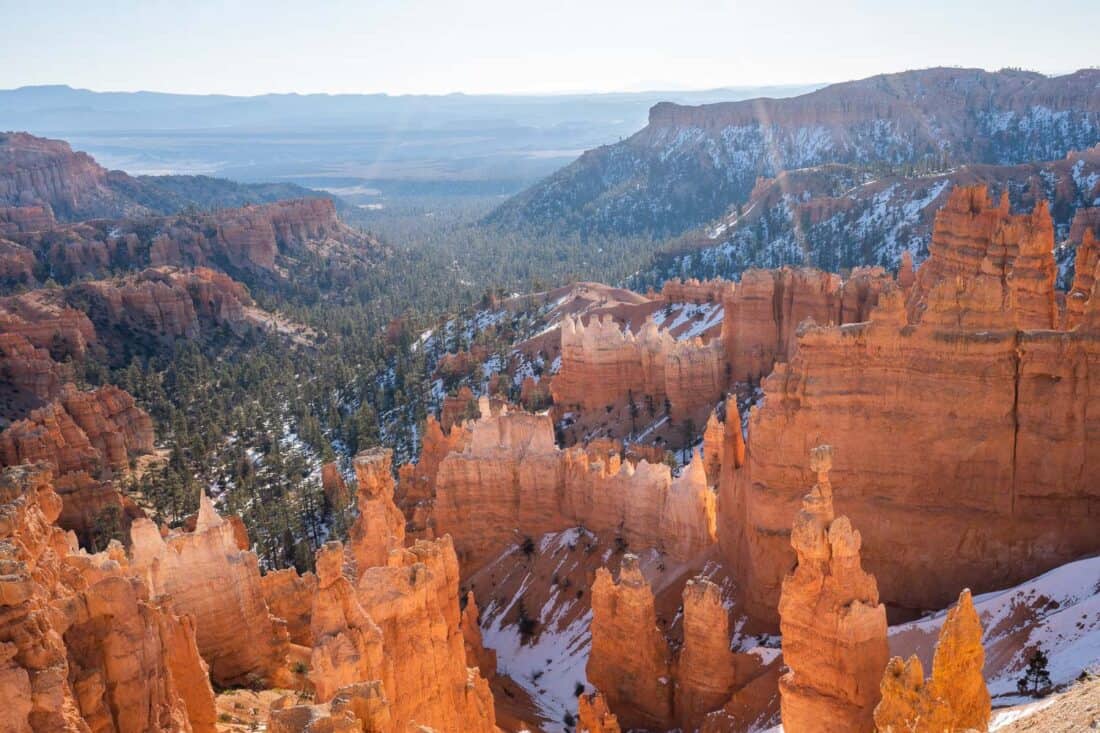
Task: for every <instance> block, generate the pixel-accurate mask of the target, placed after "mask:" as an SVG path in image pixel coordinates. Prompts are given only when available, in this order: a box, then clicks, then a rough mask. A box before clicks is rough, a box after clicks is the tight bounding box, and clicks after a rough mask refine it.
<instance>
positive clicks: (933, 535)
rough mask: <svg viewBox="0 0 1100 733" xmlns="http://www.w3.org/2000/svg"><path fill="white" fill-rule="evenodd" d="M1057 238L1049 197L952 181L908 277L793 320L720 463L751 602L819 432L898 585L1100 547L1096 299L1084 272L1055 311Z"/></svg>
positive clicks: (980, 585) (869, 541)
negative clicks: (852, 316) (739, 456)
mask: <svg viewBox="0 0 1100 733" xmlns="http://www.w3.org/2000/svg"><path fill="white" fill-rule="evenodd" d="M1052 247H1053V234H1052V229H1051V224H1050V217H1049V214H1048V213H1047V210H1046V208H1045V206H1043V205H1039V206H1037V207H1036V209H1035V211H1033V212H1031V213H1027V214H1013V213H1011V212H1010V211H1008V209H1007V207H1006V206H1005V204H1004V203H1003V202H1002V203H1000V204H994V203H993V202H992V201H990V200H989V197H988V195H987V194H986V191H985V189H984V188H981V187H978V188H969V189H967V188H962V189H958V190H956V191H955V192H953V193H952V194H951V196H950V198H949V201H948V204H947V205H946V206H945V208H944V210H943V211H941V212H940V213H939V215H938V216H937V220H936V224H935V227H934V236H933V241H932V246H931V248H930V252H931V256H930V257H929V259H928V260H927V261H926V262H925V263H924V265H922V266H921V268H920V269H919V270H918V272H917V273H916V276H915V279H914V281H913V283H912V285H911V287H910V289H909V291H908V294H906V291H905V290H904V289H902V288H900V287H895V286H889V287H887V288H886V289H885V290H884V291H883V292H882V293H881V294H880V295H879V297H878V302H877V305H876V307H875V308H874V309H873V310H872V311H871V313H870V316H869V321H868V322H865V323H858V324H850V325H842V326H832V327H828V326H804V327H803V328H801V329H800V331H799V335H798V339H797V348H796V349H795V350H794V353H793V354H791V355H790V361H789V363H786V364H779V365H777V366H776V368H775V370H774V371H773V372H772V374H771V375H770V376H769V377H768V378H767V379H765V380H764V383H763V389H764V399H763V401H762V402H761V403H760V404H759V405H758V406H757V407H756V408H755V409H754V410H753V411H752V413H751V415H750V417H749V428H748V446H749V448H748V451H747V456H746V464H745V466H743V467H742V468H740V469H732V468H730V469H727V468H726V467H723V471H724V473H723V480H722V481H721V482H720V493H721V497H720V502H719V505H720V506H721V512H722V516H721V517H720V518H719V537H720V539H721V543H722V546H723V548H724V555H725V557H726V560H727V563H728V564H729V566H730V567H731V568H735V569H736V572H737V575H738V577H739V578H741V579H743V581H744V585H743V587H744V588H745V589H746V591H747V593H746V599H745V600H746V603H747V604H748V607H749V609H750V610H751V611H752V612H753V613H754V614H755V615H757V616H760V617H762V618H768V619H774V618H775V604H776V601H777V600H778V597H779V591H780V582H781V579H782V578H783V576H784V574H785V573H786V570H787V568H789V567H790V564H791V563H792V562H793V559H794V556H793V553H792V551H791V549H790V547H789V546H788V542H787V540H786V530H787V527H788V526H789V522H790V517H791V516H793V515H794V514H795V513H796V512H797V509H798V505H799V496H800V495H801V493H802V488H801V487H802V486H804V485H806V483H808V481H807V479H808V478H809V477H808V475H807V471H806V470H805V468H804V461H803V460H802V458H801V456H804V455H805V454H806V452H807V451H808V450H809V449H810V448H811V447H813V446H814V445H816V444H817V443H819V442H821V441H824V440H827V441H828V442H829V443H830V444H832V445H833V446H834V448H835V458H834V470H833V474H832V476H833V481H834V483H835V484H836V485H837V486H839V487H841V490H840V491H839V492H838V494H837V497H836V502H837V508H838V511H839V512H843V513H844V514H845V515H847V516H848V517H850V518H851V520H852V523H853V524H854V525H856V526H858V527H859V528H860V531H861V532H862V534H863V540H864V541H863V551H862V555H863V560H864V562H865V563H866V565H867V567H868V569H869V570H870V571H872V572H873V573H874V574H875V576H876V577H877V579H878V583H879V589H880V591H881V593H882V596H883V598H884V599H885V600H887V601H889V602H891V603H894V604H897V605H900V606H903V607H908V608H912V609H932V608H942V607H943V606H945V605H947V604H948V603H950V602H951V601H952V600H953V599H954V597H955V596H956V595H957V593H958V590H959V588H963V587H972V588H975V589H981V590H986V589H993V588H999V587H1004V586H1008V585H1012V584H1014V583H1017V582H1019V581H1020V580H1022V579H1024V578H1027V577H1031V576H1034V575H1037V574H1039V573H1041V572H1043V571H1045V570H1047V569H1049V568H1051V567H1053V566H1055V565H1057V564H1059V563H1061V562H1064V561H1067V560H1070V559H1073V558H1075V557H1079V556H1081V555H1084V554H1087V553H1090V552H1095V551H1097V550H1098V549H1100V539H1098V535H1097V534H1096V532H1095V531H1094V529H1095V528H1094V527H1093V526H1092V524H1094V523H1092V522H1090V520H1089V517H1091V516H1093V515H1094V514H1095V512H1096V511H1097V506H1098V504H1100V491H1098V488H1097V486H1096V485H1095V482H1092V481H1091V480H1089V479H1088V478H1086V477H1087V476H1090V475H1091V472H1092V467H1096V466H1100V447H1098V446H1100V443H1098V442H1097V440H1096V436H1097V435H1100V421H1098V420H1097V418H1096V414H1098V413H1097V412H1096V410H1093V409H1091V408H1090V405H1092V404H1093V403H1095V402H1096V401H1097V399H1098V398H1100V391H1098V389H1097V388H1096V386H1095V385H1097V384H1098V382H1097V380H1095V379H1093V378H1091V377H1090V375H1091V374H1093V373H1094V372H1095V371H1096V370H1097V368H1098V362H1100V330H1098V328H1097V322H1096V316H1095V312H1096V310H1097V307H1096V303H1100V300H1096V299H1094V298H1091V297H1089V298H1084V296H1083V289H1084V288H1085V287H1087V283H1088V282H1089V281H1088V280H1087V279H1085V277H1086V276H1082V280H1081V281H1080V288H1081V291H1080V292H1081V298H1080V299H1081V300H1082V302H1081V303H1080V304H1079V305H1078V306H1076V308H1077V315H1075V316H1074V317H1073V318H1074V322H1075V323H1076V324H1077V325H1075V326H1074V327H1073V328H1071V329H1069V330H1059V328H1058V326H1059V318H1060V315H1059V311H1058V307H1057V302H1058V297H1057V296H1056V293H1055V291H1054V280H1053V272H1054V270H1053V256H1052V254H1051V249H1052ZM1081 261H1082V263H1083V264H1085V263H1087V262H1089V261H1090V259H1089V255H1088V254H1087V250H1086V254H1085V255H1084V256H1083V257H1082V260H1081ZM1084 269H1085V270H1087V269H1088V268H1087V266H1086V267H1085V268H1084ZM1090 295H1091V293H1090ZM899 449H901V450H899ZM726 471H728V473H726Z"/></svg>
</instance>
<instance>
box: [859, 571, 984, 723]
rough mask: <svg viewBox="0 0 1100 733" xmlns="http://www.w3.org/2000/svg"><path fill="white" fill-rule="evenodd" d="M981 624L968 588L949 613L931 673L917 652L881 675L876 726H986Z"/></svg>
mask: <svg viewBox="0 0 1100 733" xmlns="http://www.w3.org/2000/svg"><path fill="white" fill-rule="evenodd" d="M984 664H985V650H984V649H983V648H982V624H981V621H980V620H979V618H978V612H977V611H976V610H975V609H974V602H973V601H972V600H971V598H970V591H969V590H964V591H963V592H962V593H960V594H959V602H958V603H957V604H956V605H955V607H954V608H952V609H951V610H950V611H948V613H947V618H945V619H944V622H943V627H942V628H941V629H940V637H939V641H938V642H937V643H936V653H935V657H934V658H933V661H932V677H931V678H930V679H928V680H925V679H924V669H923V668H922V667H921V663H920V659H918V658H917V656H916V655H913V656H911V657H909V659H908V660H905V661H902V659H901V658H900V657H894V658H893V659H891V660H890V664H889V665H888V666H887V667H886V674H884V675H883V677H882V700H881V702H879V704H878V707H876V708H875V726H876V727H877V729H878V730H879V731H881V732H882V733H940V732H941V731H956V730H986V729H987V728H988V727H989V716H990V698H989V690H988V689H987V688H986V685H985V679H984V677H983V676H982V670H983V666H984Z"/></svg>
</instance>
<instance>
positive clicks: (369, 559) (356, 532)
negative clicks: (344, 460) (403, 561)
mask: <svg viewBox="0 0 1100 733" xmlns="http://www.w3.org/2000/svg"><path fill="white" fill-rule="evenodd" d="M352 464H353V465H354V466H355V480H356V482H357V484H358V488H357V489H356V499H357V502H358V505H359V516H358V517H356V519H355V524H354V525H352V527H351V530H350V531H349V532H348V542H349V545H350V547H351V554H352V557H353V558H354V559H355V563H356V566H357V567H358V568H359V574H360V575H362V573H363V572H364V571H365V569H366V568H370V567H374V566H376V565H385V564H386V561H387V558H389V555H390V550H394V549H397V548H400V547H403V546H404V545H405V516H404V515H403V514H402V513H401V510H400V509H398V508H397V506H396V505H395V504H394V503H393V491H394V481H393V451H392V450H390V449H389V448H372V449H371V450H368V451H364V452H362V453H360V454H358V455H357V456H355V459H354V460H353V461H352Z"/></svg>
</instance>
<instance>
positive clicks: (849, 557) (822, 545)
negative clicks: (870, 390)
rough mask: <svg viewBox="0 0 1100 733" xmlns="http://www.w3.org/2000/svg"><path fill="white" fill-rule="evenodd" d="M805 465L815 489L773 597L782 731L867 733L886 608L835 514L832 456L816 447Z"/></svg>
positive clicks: (855, 541) (884, 651)
mask: <svg viewBox="0 0 1100 733" xmlns="http://www.w3.org/2000/svg"><path fill="white" fill-rule="evenodd" d="M810 464H811V465H810V467H811V470H813V471H814V472H815V473H816V474H817V483H816V484H815V485H814V487H813V488H812V489H811V490H810V493H809V494H807V495H806V496H805V498H804V499H803V500H802V510H801V511H800V512H799V513H798V516H797V517H795V520H794V527H793V529H792V531H791V546H792V547H793V548H794V550H795V553H796V555H797V557H798V561H797V564H796V565H795V567H794V569H793V570H792V571H790V572H789V573H788V574H787V577H786V578H784V580H783V592H782V595H780V598H779V618H780V623H779V628H780V632H781V634H782V636H783V660H784V662H785V663H786V664H787V666H788V667H789V668H790V671H789V672H788V673H787V674H785V675H784V676H783V677H782V678H781V679H780V681H779V692H780V700H781V710H782V717H783V729H784V730H785V731H789V732H790V733H803V732H805V733H810V732H813V733H830V732H831V733H858V732H859V731H867V733H870V731H872V730H873V729H874V722H873V719H872V714H873V711H874V708H875V705H876V704H877V703H878V700H879V688H878V681H879V680H880V679H881V677H882V671H883V669H885V667H886V662H887V658H888V656H889V651H888V647H887V643H886V608H885V606H883V605H882V604H880V603H879V597H878V588H877V586H876V584H875V578H874V576H872V575H870V574H868V573H867V572H865V571H864V570H863V568H862V567H861V566H860V558H859V550H860V543H861V538H860V534H859V532H858V531H857V530H855V529H853V528H852V524H851V522H849V521H848V518H847V517H843V516H841V517H837V516H836V515H835V514H834V512H833V489H832V485H831V484H830V482H829V470H830V468H831V467H832V449H831V448H830V447H829V446H819V447H817V448H815V449H814V450H813V452H812V453H811V457H810Z"/></svg>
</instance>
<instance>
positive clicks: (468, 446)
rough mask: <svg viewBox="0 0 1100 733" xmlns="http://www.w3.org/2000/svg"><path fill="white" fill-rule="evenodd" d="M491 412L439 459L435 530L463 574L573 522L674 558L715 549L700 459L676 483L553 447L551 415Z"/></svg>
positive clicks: (654, 472) (665, 471)
mask: <svg viewBox="0 0 1100 733" xmlns="http://www.w3.org/2000/svg"><path fill="white" fill-rule="evenodd" d="M488 413H489V411H488V410H486V411H485V413H483V416H482V417H481V418H480V419H478V420H477V421H476V422H474V423H468V424H467V427H466V428H465V429H467V430H469V437H468V439H464V440H463V442H464V443H465V445H464V447H463V448H462V450H461V451H458V450H455V451H452V452H450V453H448V454H447V455H446V456H445V457H444V458H443V459H442V460H441V461H440V462H439V464H438V469H437V470H436V476H435V481H434V491H433V494H434V507H433V510H432V526H433V527H434V530H435V532H436V533H437V534H443V533H450V534H451V535H452V536H453V537H455V538H456V540H455V544H456V548H457V549H458V553H459V556H460V557H461V558H462V561H463V563H464V568H465V569H467V570H468V571H472V570H474V569H476V568H477V566H478V565H479V564H480V563H482V562H484V561H486V560H488V559H489V558H490V557H492V556H493V555H495V554H496V553H498V552H499V551H500V550H501V549H503V548H504V547H505V546H507V545H508V544H510V543H513V542H517V543H518V542H521V541H522V540H523V539H524V537H525V536H531V537H537V536H539V535H541V534H544V533H546V532H551V531H557V530H562V529H566V528H569V527H574V526H577V525H578V524H583V525H584V526H586V527H587V528H589V529H590V530H592V531H595V532H607V533H611V534H616V535H618V536H621V537H622V538H623V540H624V541H625V542H627V543H628V544H629V545H631V546H637V547H657V548H660V549H662V550H663V551H665V552H667V553H668V554H669V556H670V557H672V558H674V559H677V560H686V559H688V558H691V557H693V556H695V555H697V554H699V553H700V552H702V551H704V550H706V549H707V548H708V547H711V546H713V545H714V543H715V536H714V517H715V514H716V508H715V495H714V492H713V491H712V490H711V489H710V488H709V487H708V485H707V479H706V470H705V468H704V467H703V460H702V458H699V457H696V459H695V460H694V461H692V463H691V464H690V465H689V466H688V467H687V468H685V470H684V472H683V474H682V475H681V476H679V477H676V478H673V476H672V473H671V471H670V470H669V468H668V466H666V465H664V464H658V465H654V464H651V463H649V462H648V461H645V460H641V461H639V462H638V463H637V465H635V464H634V463H633V462H631V461H625V462H624V461H621V460H620V459H619V458H618V456H617V455H612V456H607V455H592V454H590V453H589V452H588V451H586V450H585V449H584V448H580V447H574V448H570V449H567V450H561V449H559V448H558V447H557V446H556V445H555V444H554V433H553V425H552V423H551V418H550V416H549V415H546V414H541V415H532V414H529V413H524V412H509V411H507V409H503V410H502V411H501V412H499V413H498V414H496V415H492V414H488ZM517 532H518V534H517Z"/></svg>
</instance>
